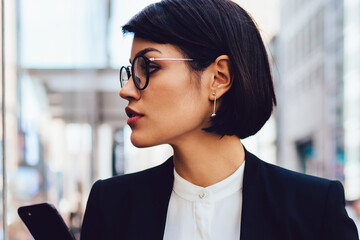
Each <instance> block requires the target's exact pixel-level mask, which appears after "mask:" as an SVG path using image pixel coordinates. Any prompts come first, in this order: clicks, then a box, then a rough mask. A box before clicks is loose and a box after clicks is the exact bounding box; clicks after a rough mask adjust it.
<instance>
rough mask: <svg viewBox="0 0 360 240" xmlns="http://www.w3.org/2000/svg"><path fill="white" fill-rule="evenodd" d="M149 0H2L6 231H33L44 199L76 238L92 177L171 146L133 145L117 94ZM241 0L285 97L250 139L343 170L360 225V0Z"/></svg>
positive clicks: (277, 158)
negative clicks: (136, 24) (29, 220)
mask: <svg viewBox="0 0 360 240" xmlns="http://www.w3.org/2000/svg"><path fill="white" fill-rule="evenodd" d="M152 2H156V1H154V0H76V1H74V0H1V3H2V5H1V6H2V8H1V13H2V14H3V15H2V18H1V20H2V21H1V26H2V30H3V31H1V33H0V34H1V42H2V45H1V46H2V47H1V53H2V59H1V65H2V68H1V76H2V79H1V84H0V89H1V91H0V101H1V105H0V108H1V112H2V114H1V116H0V123H1V129H0V142H1V146H0V153H1V154H0V155H1V161H0V206H1V207H0V240H3V239H4V240H27V239H31V235H30V234H29V233H28V231H27V229H26V228H25V226H24V224H23V223H22V222H21V221H20V219H19V217H18V215H17V208H18V207H19V206H22V205H29V204H33V203H39V202H45V201H47V202H51V203H53V204H54V205H55V206H56V207H57V209H58V210H59V212H60V213H61V215H62V216H63V217H64V219H65V220H66V222H67V224H68V226H70V227H71V229H72V231H73V233H74V234H75V235H76V236H77V237H78V236H79V230H80V226H81V221H82V217H83V211H84V209H85V206H86V201H87V197H88V194H89V191H90V188H91V186H92V184H93V183H94V181H96V180H97V179H99V178H108V177H111V176H114V175H119V174H124V173H129V172H134V171H138V170H142V169H145V168H148V167H152V166H154V165H157V164H160V163H162V162H163V161H165V160H166V159H167V157H169V156H170V155H171V154H172V150H171V148H170V147H169V146H165V145H164V146H158V147H153V148H147V149H137V148H135V147H134V146H132V145H131V142H130V140H129V139H130V138H129V136H130V128H129V127H128V126H126V120H127V117H126V114H125V111H124V108H125V106H126V104H127V102H126V101H125V100H123V99H121V98H120V97H119V96H118V92H119V90H120V84H119V67H120V66H121V65H128V59H129V56H130V49H131V41H132V36H131V35H129V36H125V37H124V36H123V35H122V33H121V26H122V25H123V24H124V23H126V22H127V21H128V20H129V19H130V18H131V17H132V16H133V15H134V14H136V13H137V12H138V11H140V10H141V9H142V8H143V7H145V6H146V5H148V4H150V3H152ZM236 2H237V3H239V4H240V5H241V6H242V7H243V8H245V9H246V10H247V11H248V12H249V13H250V14H251V15H252V16H253V18H254V19H255V21H256V22H257V23H258V26H259V28H260V30H261V33H262V35H263V39H264V41H265V43H266V45H267V47H268V51H269V56H270V59H271V62H272V70H273V77H274V82H275V87H276V93H277V98H278V107H277V108H276V110H275V112H274V114H273V116H272V117H271V119H270V120H269V121H268V122H267V124H266V125H265V127H264V128H263V129H262V130H261V131H260V132H259V133H258V134H257V135H256V136H254V137H250V138H249V139H245V140H244V141H243V143H244V145H245V146H246V148H247V149H248V150H249V151H251V152H253V153H255V154H256V155H258V156H259V157H260V158H262V159H263V160H265V161H268V162H271V163H274V164H277V165H280V166H283V167H286V168H288V169H291V170H295V171H298V172H303V173H307V174H311V175H316V176H320V177H326V178H329V179H337V180H340V181H341V182H342V183H343V185H344V188H345V196H346V201H347V205H348V206H347V209H348V211H349V214H350V215H351V217H353V218H354V220H355V221H357V222H358V224H359V219H360V200H359V199H360V0H237V1H236ZM130 159H131V161H130ZM358 226H359V225H358Z"/></svg>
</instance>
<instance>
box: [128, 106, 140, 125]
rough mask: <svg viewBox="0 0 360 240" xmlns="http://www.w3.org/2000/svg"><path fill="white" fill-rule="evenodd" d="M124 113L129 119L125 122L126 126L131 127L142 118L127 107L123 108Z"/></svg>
mask: <svg viewBox="0 0 360 240" xmlns="http://www.w3.org/2000/svg"><path fill="white" fill-rule="evenodd" d="M125 112H126V115H128V117H129V119H128V120H127V124H129V125H131V124H133V123H135V122H136V121H137V120H139V119H140V118H141V117H143V116H144V115H142V114H140V113H137V112H135V111H134V110H132V109H131V108H129V107H126V108H125Z"/></svg>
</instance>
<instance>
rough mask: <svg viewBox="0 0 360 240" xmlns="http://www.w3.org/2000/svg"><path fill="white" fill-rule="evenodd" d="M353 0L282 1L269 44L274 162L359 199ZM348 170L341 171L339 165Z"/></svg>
mask: <svg viewBox="0 0 360 240" xmlns="http://www.w3.org/2000/svg"><path fill="white" fill-rule="evenodd" d="M359 2H360V1H359V0H345V1H344V0H321V1H306V0H286V1H282V2H281V4H280V6H281V25H280V31H279V33H278V36H277V38H275V39H274V40H273V41H274V43H272V44H273V45H275V46H276V58H277V59H276V62H277V66H276V67H275V68H274V69H273V70H274V72H276V71H277V72H278V77H277V79H276V82H277V84H276V85H277V94H278V100H279V105H278V111H277V120H278V144H277V145H278V157H279V158H278V162H279V164H280V165H282V166H285V167H287V168H290V169H293V170H296V171H301V172H305V173H308V174H312V175H317V176H322V177H326V178H331V179H338V180H341V181H342V182H344V183H345V186H346V196H347V198H348V199H351V198H354V197H355V195H358V196H360V195H359V194H360V192H359V191H360V179H359V176H360V171H359V162H360V154H359V152H360V151H359V149H360V147H359V146H360V127H359V126H360V114H359V113H360V108H359V103H360V87H359V76H360V75H359V67H360V64H359V62H360V61H359V59H360V58H359V49H360V48H359V43H360V37H359V36H360V34H359V31H360V30H359V29H360V26H359V24H360V21H359V16H360V7H359ZM346 169H347V170H346Z"/></svg>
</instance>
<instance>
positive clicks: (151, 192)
mask: <svg viewBox="0 0 360 240" xmlns="http://www.w3.org/2000/svg"><path fill="white" fill-rule="evenodd" d="M173 168H174V165H173V160H172V157H171V158H169V159H168V160H167V161H166V162H165V163H164V164H162V165H161V166H160V167H159V168H157V169H156V173H155V174H153V176H152V177H151V179H149V181H148V182H147V183H146V184H144V186H143V187H144V188H143V190H142V192H139V193H137V194H136V195H137V196H136V200H135V201H136V206H135V208H136V211H137V214H134V215H135V216H137V217H136V220H135V221H136V224H132V225H133V226H134V229H133V230H132V232H133V233H136V234H135V235H136V236H137V239H163V235H164V230H165V223H166V215H167V209H168V204H169V201H170V196H171V192H172V189H173V182H174V172H173ZM140 226H141V227H140Z"/></svg>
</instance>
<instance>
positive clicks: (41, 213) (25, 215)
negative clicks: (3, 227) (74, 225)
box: [18, 203, 75, 240]
mask: <svg viewBox="0 0 360 240" xmlns="http://www.w3.org/2000/svg"><path fill="white" fill-rule="evenodd" d="M18 214H19V216H20V218H21V220H22V221H23V222H24V223H25V225H26V227H27V228H28V229H29V231H30V233H31V235H32V236H33V238H34V239H35V240H75V238H74V236H73V234H72V233H71V232H70V230H69V228H68V227H67V226H66V224H65V222H64V219H63V218H62V217H61V216H60V214H59V212H58V211H57V210H56V208H55V207H54V205H52V204H51V203H40V204H35V205H29V206H23V207H20V208H19V209H18Z"/></svg>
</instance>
